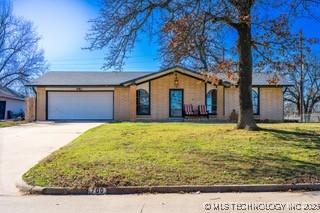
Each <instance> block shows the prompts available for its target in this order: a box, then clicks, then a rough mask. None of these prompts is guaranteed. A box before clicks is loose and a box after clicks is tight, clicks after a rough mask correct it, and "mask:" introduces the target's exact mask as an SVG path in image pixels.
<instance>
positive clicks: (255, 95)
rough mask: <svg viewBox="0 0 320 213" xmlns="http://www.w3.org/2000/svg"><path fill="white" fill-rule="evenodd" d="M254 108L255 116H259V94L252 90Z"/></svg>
mask: <svg viewBox="0 0 320 213" xmlns="http://www.w3.org/2000/svg"><path fill="white" fill-rule="evenodd" d="M251 95H252V108H253V114H254V115H259V94H258V92H256V91H255V90H252V93H251Z"/></svg>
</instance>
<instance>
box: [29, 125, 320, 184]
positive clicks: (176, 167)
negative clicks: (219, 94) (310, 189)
mask: <svg viewBox="0 0 320 213" xmlns="http://www.w3.org/2000/svg"><path fill="white" fill-rule="evenodd" d="M260 127H262V128H263V130H262V131H259V132H248V131H245V130H235V129H234V124H196V123H114V124H106V125H102V126H99V127H96V128H93V129H91V130H89V131H87V132H86V133H84V134H82V135H81V136H80V137H78V138H77V139H76V140H74V141H73V142H71V143H70V144H69V145H67V146H65V147H63V148H61V149H60V150H58V151H56V152H54V153H53V154H51V155H50V156H48V157H47V158H45V159H44V160H43V161H41V162H40V163H39V164H37V165H36V166H34V167H33V168H32V169H30V170H29V171H28V172H27V173H25V174H24V176H23V178H24V180H25V181H26V182H27V183H29V184H32V185H39V186H69V187H89V186H115V185H116V186H139V185H153V186H155V185H188V184H196V185H211V184H257V183H303V182H320V152H319V149H320V135H319V134H320V125H319V124H287V123H286V124H261V125H260Z"/></svg>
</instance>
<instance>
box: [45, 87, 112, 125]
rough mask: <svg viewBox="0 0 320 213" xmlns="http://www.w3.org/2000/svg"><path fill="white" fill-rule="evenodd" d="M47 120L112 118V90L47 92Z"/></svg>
mask: <svg viewBox="0 0 320 213" xmlns="http://www.w3.org/2000/svg"><path fill="white" fill-rule="evenodd" d="M47 98H48V120H59V119H60V120H68V119H84V120H97V119H113V92H106V91H103V92H48V97H47Z"/></svg>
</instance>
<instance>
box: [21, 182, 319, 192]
mask: <svg viewBox="0 0 320 213" xmlns="http://www.w3.org/2000/svg"><path fill="white" fill-rule="evenodd" d="M16 187H17V188H18V189H19V190H20V191H21V192H24V193H27V194H42V195H107V194H110V195H112V194H113V195H122V194H140V193H192V192H203V193H213V192H283V191H302V190H306V191H320V183H301V184H253V185H211V186H197V185H191V186H121V187H96V188H70V187H40V186H31V185H28V184H27V183H26V182H24V181H23V180H21V181H19V182H17V183H16Z"/></svg>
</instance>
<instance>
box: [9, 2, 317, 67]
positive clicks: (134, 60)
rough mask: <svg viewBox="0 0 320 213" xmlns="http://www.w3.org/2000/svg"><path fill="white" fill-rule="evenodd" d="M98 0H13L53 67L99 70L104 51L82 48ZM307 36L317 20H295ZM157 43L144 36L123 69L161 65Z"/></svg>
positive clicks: (15, 8)
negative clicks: (38, 36) (30, 22)
mask: <svg viewBox="0 0 320 213" xmlns="http://www.w3.org/2000/svg"><path fill="white" fill-rule="evenodd" d="M100 5H101V0H13V11H14V14H15V15H17V16H20V17H24V18H25V19H28V20H30V21H32V22H33V23H34V25H35V27H36V30H37V32H38V34H40V36H41V37H42V39H41V42H40V45H41V47H42V48H43V49H44V51H45V56H46V59H47V61H48V62H49V65H50V68H49V69H50V70H55V71H91V70H101V67H102V65H103V57H104V53H103V51H88V50H83V49H81V48H83V47H86V46H87V45H88V44H87V42H86V41H85V34H86V33H87V32H88V29H89V28H90V24H89V23H88V20H90V19H92V18H95V17H97V16H98V14H99V8H100ZM300 27H302V28H303V29H304V32H305V34H306V35H307V36H311V37H320V30H319V29H320V23H316V22H315V21H312V20H308V19H304V20H300V21H298V22H296V23H295V25H294V29H299V28H300ZM157 50H158V45H157V43H156V42H155V41H153V42H150V41H149V39H147V38H145V37H143V38H141V39H140V40H139V41H138V43H137V44H136V47H135V49H134V50H133V52H132V53H131V54H130V57H129V59H128V60H127V61H126V66H125V67H124V70H126V71H156V70H158V69H159V68H160V60H159V55H158V53H157Z"/></svg>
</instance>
